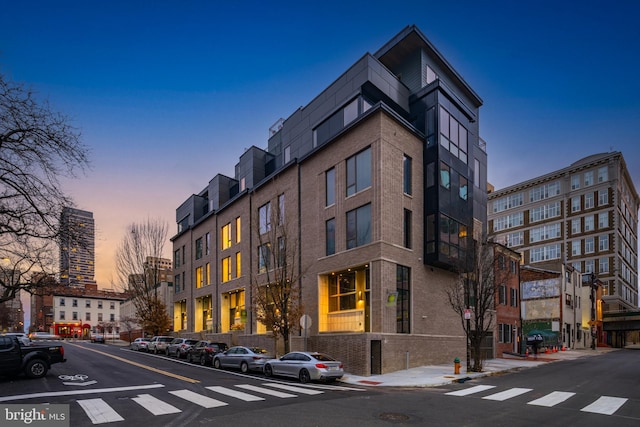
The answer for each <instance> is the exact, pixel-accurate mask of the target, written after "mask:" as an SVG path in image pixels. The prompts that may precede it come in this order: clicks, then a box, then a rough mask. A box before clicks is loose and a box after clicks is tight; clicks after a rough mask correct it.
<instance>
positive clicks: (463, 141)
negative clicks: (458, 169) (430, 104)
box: [440, 107, 468, 163]
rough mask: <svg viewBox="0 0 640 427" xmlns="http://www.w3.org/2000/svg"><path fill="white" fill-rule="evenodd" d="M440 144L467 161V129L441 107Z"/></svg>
mask: <svg viewBox="0 0 640 427" xmlns="http://www.w3.org/2000/svg"><path fill="white" fill-rule="evenodd" d="M440 145H442V146H443V147H444V148H446V149H447V150H448V151H449V152H450V153H451V154H453V155H454V156H456V157H457V158H459V159H460V160H462V161H463V162H464V163H467V152H468V150H467V129H465V127H464V126H462V125H461V124H460V123H459V122H458V121H457V120H456V119H455V118H454V117H453V116H452V115H450V114H449V112H448V111H447V110H445V109H444V108H442V107H440Z"/></svg>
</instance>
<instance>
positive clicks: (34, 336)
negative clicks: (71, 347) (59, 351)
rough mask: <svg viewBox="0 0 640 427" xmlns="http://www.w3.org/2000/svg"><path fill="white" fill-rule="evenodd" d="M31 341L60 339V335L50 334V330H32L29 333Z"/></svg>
mask: <svg viewBox="0 0 640 427" xmlns="http://www.w3.org/2000/svg"><path fill="white" fill-rule="evenodd" d="M29 338H31V341H36V340H59V339H60V335H54V334H50V333H49V332H31V333H30V334H29Z"/></svg>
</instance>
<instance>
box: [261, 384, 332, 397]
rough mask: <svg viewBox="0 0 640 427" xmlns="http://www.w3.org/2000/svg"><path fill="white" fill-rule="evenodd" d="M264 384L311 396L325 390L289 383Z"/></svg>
mask: <svg viewBox="0 0 640 427" xmlns="http://www.w3.org/2000/svg"><path fill="white" fill-rule="evenodd" d="M263 385H266V386H268V387H275V388H280V389H282V390H287V391H291V392H294V393H302V394H308V395H310V396H314V395H316V394H323V393H324V391H320V390H313V389H310V388H303V387H296V386H293V385H287V384H279V383H264V384H263Z"/></svg>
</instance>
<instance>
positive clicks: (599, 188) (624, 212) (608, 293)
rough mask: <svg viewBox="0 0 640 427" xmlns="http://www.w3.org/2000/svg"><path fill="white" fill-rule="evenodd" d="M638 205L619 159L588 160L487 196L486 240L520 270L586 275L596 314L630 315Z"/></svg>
mask: <svg viewBox="0 0 640 427" xmlns="http://www.w3.org/2000/svg"><path fill="white" fill-rule="evenodd" d="M639 202H640V199H639V198H638V193H637V191H636V188H635V186H634V183H633V182H632V180H631V177H630V175H629V171H628V170H627V166H626V164H625V161H624V158H623V156H622V153H620V152H609V153H601V154H595V155H591V156H589V157H586V158H583V159H581V160H579V161H576V162H575V163H573V164H571V165H570V166H568V167H566V168H563V169H560V170H557V171H553V172H550V173H548V174H545V175H542V176H539V177H537V178H533V179H530V180H528V181H524V182H521V183H517V184H514V185H511V186H509V187H506V188H504V189H501V190H496V191H493V192H491V193H490V194H489V196H488V207H489V214H488V219H489V221H488V225H489V235H490V237H491V238H492V239H493V240H495V241H496V242H500V243H503V244H505V245H506V246H508V247H510V248H512V249H514V250H516V251H519V252H521V253H522V255H523V262H524V264H526V265H530V266H533V267H539V268H546V266H548V265H558V264H559V263H560V264H567V265H569V266H571V267H573V269H575V270H577V271H579V272H581V273H583V274H589V275H590V274H591V273H594V274H595V277H596V279H597V283H600V284H602V290H601V294H602V300H601V301H598V305H599V307H598V309H599V310H601V311H602V312H604V313H614V312H620V311H627V310H637V307H638V229H637V227H638V203H639ZM606 339H607V340H608V339H609V338H606Z"/></svg>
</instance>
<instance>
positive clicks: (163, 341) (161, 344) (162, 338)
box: [147, 335, 173, 354]
mask: <svg viewBox="0 0 640 427" xmlns="http://www.w3.org/2000/svg"><path fill="white" fill-rule="evenodd" d="M171 341H173V337H170V336H168V335H157V336H155V337H153V338H151V341H149V344H148V345H147V351H148V352H149V353H153V354H158V353H164V352H165V351H167V346H168V345H169V343H170V342H171Z"/></svg>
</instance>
